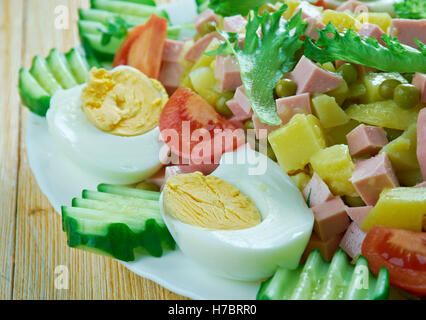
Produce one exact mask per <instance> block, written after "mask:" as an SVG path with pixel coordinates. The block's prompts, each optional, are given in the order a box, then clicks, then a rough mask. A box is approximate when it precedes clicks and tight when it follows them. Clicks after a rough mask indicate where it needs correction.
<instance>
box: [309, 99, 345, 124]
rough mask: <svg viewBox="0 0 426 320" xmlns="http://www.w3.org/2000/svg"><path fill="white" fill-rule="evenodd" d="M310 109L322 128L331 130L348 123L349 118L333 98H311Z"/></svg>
mask: <svg viewBox="0 0 426 320" xmlns="http://www.w3.org/2000/svg"><path fill="white" fill-rule="evenodd" d="M312 108H313V111H314V114H315V115H316V116H317V117H318V119H319V121H320V123H321V125H322V127H323V128H325V129H327V128H333V127H337V126H341V125H344V124H345V123H348V122H349V120H350V118H349V117H348V116H347V114H346V113H345V111H343V109H342V108H340V106H339V105H338V104H337V102H336V99H335V98H334V97H330V96H328V95H326V94H320V95H317V96H316V97H314V98H312Z"/></svg>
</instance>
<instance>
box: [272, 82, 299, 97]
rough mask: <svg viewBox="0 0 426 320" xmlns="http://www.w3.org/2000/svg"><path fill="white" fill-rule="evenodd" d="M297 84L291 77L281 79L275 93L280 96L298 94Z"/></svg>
mask: <svg viewBox="0 0 426 320" xmlns="http://www.w3.org/2000/svg"><path fill="white" fill-rule="evenodd" d="M296 90H297V84H296V82H294V81H293V80H290V79H281V80H280V81H278V83H277V85H276V86H275V94H276V95H277V97H278V98H283V97H289V96H293V95H295V94H296Z"/></svg>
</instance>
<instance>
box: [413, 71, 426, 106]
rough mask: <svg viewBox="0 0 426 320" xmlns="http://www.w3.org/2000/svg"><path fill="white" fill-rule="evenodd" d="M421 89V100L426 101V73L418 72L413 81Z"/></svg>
mask: <svg viewBox="0 0 426 320" xmlns="http://www.w3.org/2000/svg"><path fill="white" fill-rule="evenodd" d="M411 83H412V84H413V85H415V86H416V88H417V89H419V91H420V101H421V102H423V103H426V74H424V73H420V72H416V73H415V74H414V77H413V81H412V82H411Z"/></svg>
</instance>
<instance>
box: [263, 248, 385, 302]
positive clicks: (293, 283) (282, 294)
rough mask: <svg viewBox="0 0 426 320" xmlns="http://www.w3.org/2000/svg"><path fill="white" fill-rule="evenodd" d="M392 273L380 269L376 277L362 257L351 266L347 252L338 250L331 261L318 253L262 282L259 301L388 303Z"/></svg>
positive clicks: (315, 251) (279, 270) (314, 252)
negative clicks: (390, 275)
mask: <svg viewBox="0 0 426 320" xmlns="http://www.w3.org/2000/svg"><path fill="white" fill-rule="evenodd" d="M389 288H390V284H389V274H388V271H387V269H386V268H382V269H380V272H379V274H378V277H377V278H376V277H375V276H374V275H373V274H372V273H371V272H370V271H369V269H368V263H367V260H366V259H365V258H364V257H362V256H360V257H359V258H358V260H357V262H356V264H355V265H353V264H350V263H349V261H348V259H347V256H346V254H345V253H344V251H343V250H340V249H339V250H337V251H336V253H335V254H334V257H333V259H332V261H331V262H326V261H324V260H323V259H322V257H321V254H320V252H319V251H318V250H314V251H312V252H311V253H310V255H309V257H308V259H307V261H306V263H305V264H304V265H300V266H299V267H298V268H297V269H296V270H288V269H285V268H280V269H278V270H277V272H276V273H275V274H274V275H273V276H272V277H271V278H270V279H268V280H266V281H265V282H263V283H262V285H261V286H260V289H259V291H258V293H257V299H259V300H385V299H388V296H389Z"/></svg>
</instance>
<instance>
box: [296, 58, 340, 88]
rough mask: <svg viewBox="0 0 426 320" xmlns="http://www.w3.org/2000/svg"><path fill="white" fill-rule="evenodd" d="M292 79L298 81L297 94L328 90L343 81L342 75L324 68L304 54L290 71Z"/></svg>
mask: <svg viewBox="0 0 426 320" xmlns="http://www.w3.org/2000/svg"><path fill="white" fill-rule="evenodd" d="M290 79H292V80H293V81H295V82H296V83H297V94H301V93H305V92H309V93H324V92H328V91H330V90H333V89H335V88H337V87H338V86H339V85H340V83H341V82H342V77H341V76H340V75H337V74H335V73H331V72H329V71H326V70H324V69H322V68H321V67H319V66H318V65H317V64H315V63H314V62H312V61H311V60H309V59H308V58H306V57H305V56H302V58H301V59H300V60H299V62H298V63H297V65H296V67H295V68H294V70H293V71H292V72H291V73H290Z"/></svg>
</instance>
